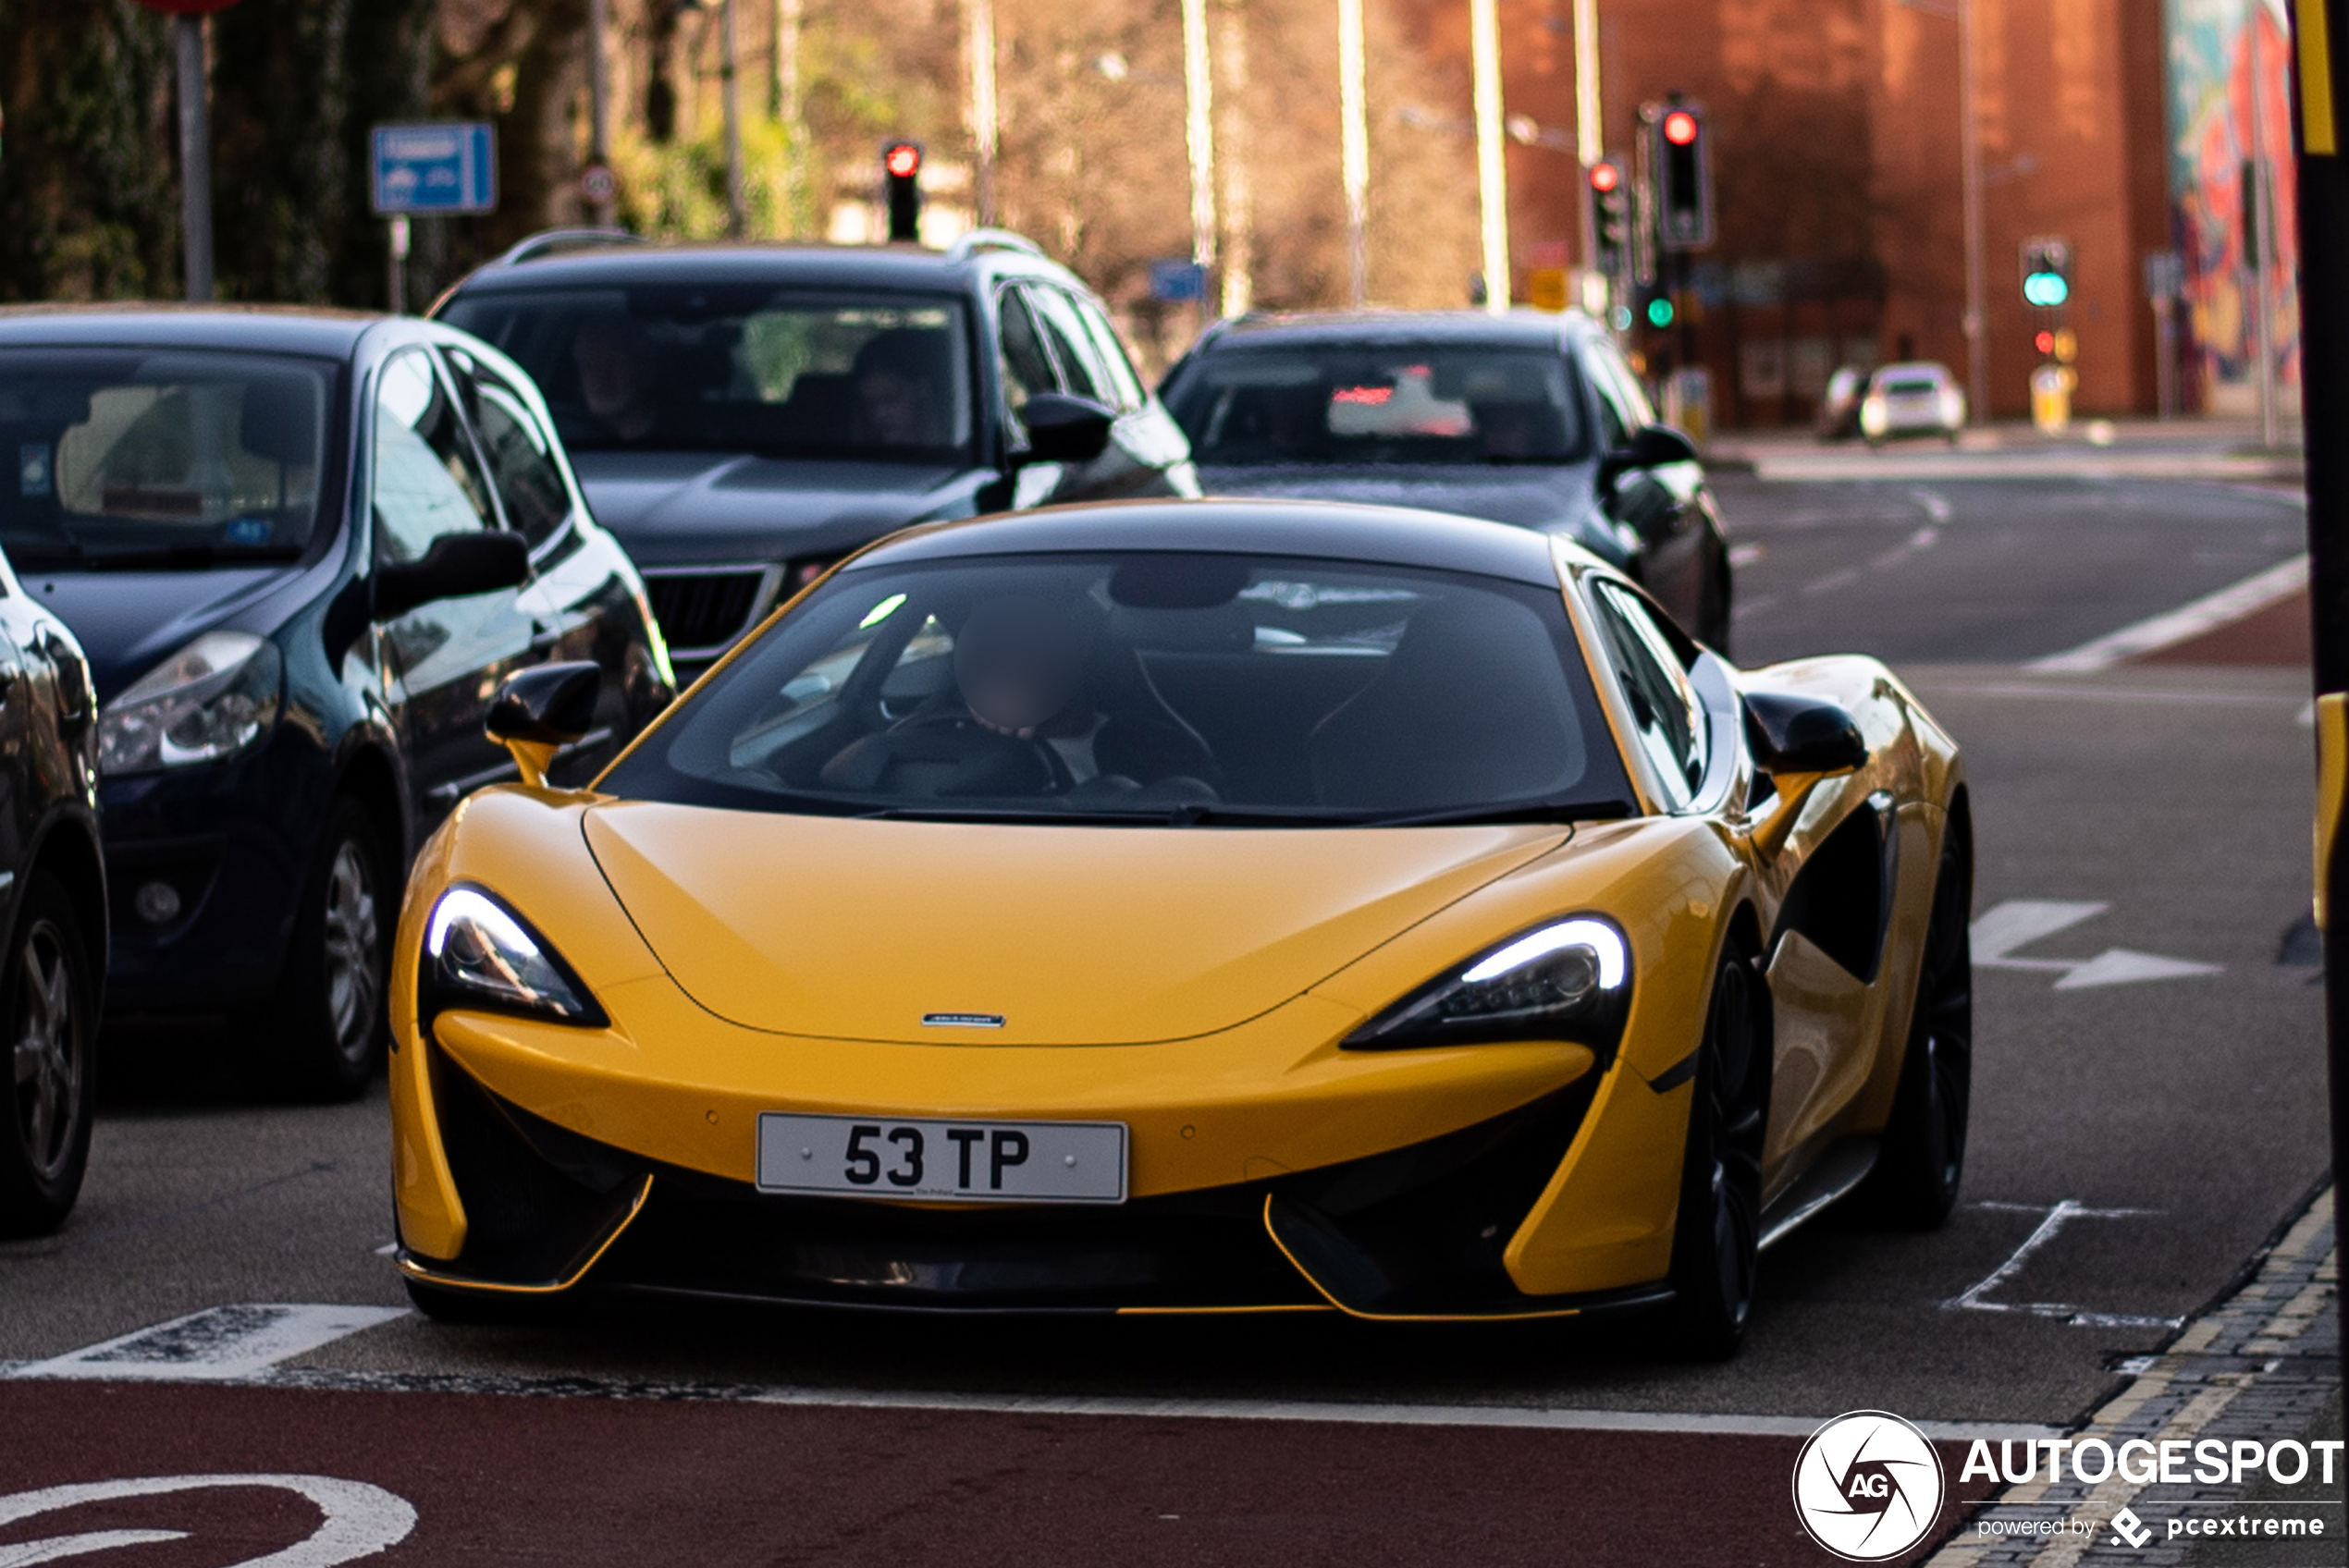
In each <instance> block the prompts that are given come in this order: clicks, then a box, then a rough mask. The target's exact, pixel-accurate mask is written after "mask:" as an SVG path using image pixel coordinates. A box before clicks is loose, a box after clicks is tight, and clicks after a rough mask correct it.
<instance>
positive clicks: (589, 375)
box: [571, 323, 646, 419]
mask: <svg viewBox="0 0 2349 1568" xmlns="http://www.w3.org/2000/svg"><path fill="white" fill-rule="evenodd" d="M571 351H572V361H573V362H574V363H575V364H576V365H577V366H578V367H579V396H580V400H581V401H583V402H584V403H585V404H586V405H587V411H588V412H590V413H592V414H594V415H595V416H596V418H598V419H612V418H615V417H617V416H619V415H621V414H624V413H627V412H628V411H630V410H633V409H634V408H635V407H636V405H637V404H638V402H639V401H641V400H642V398H643V396H644V391H645V379H646V377H645V364H644V348H643V345H642V344H640V343H639V342H637V340H636V338H635V336H634V335H633V333H631V332H629V331H628V330H627V329H626V328H624V327H621V326H618V325H598V324H592V323H591V324H590V325H586V326H584V327H581V328H580V330H579V336H578V337H576V338H574V339H573V340H572V349H571Z"/></svg>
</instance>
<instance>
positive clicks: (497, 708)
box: [488, 661, 604, 746]
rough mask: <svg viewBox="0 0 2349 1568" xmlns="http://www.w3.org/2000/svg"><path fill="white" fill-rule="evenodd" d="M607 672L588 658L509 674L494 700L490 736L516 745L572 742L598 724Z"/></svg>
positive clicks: (491, 711)
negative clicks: (587, 659)
mask: <svg viewBox="0 0 2349 1568" xmlns="http://www.w3.org/2000/svg"><path fill="white" fill-rule="evenodd" d="M603 691H604V672H603V669H602V668H601V667H600V666H597V665H594V664H589V663H585V662H584V661H583V662H578V663H571V664H542V665H538V666H536V667H535V668H530V669H525V670H522V671H519V672H518V673H516V674H513V675H510V676H508V677H506V681H505V684H504V685H502V686H500V687H498V700H497V701H496V702H494V703H492V704H489V722H488V729H489V738H490V739H491V740H493V741H503V742H504V743H506V744H507V745H512V744H513V743H514V742H515V741H522V742H523V743H525V744H528V745H537V746H567V745H569V744H571V743H572V741H576V740H578V739H579V738H580V737H581V736H583V735H584V734H586V733H587V731H589V730H590V729H594V728H595V727H596V699H597V698H599V697H601V696H602V695H603Z"/></svg>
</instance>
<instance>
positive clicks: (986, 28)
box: [792, 0, 996, 228]
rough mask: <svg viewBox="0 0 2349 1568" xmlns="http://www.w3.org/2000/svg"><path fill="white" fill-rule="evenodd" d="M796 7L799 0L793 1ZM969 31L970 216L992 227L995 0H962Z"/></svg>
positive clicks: (993, 218) (983, 225)
mask: <svg viewBox="0 0 2349 1568" xmlns="http://www.w3.org/2000/svg"><path fill="white" fill-rule="evenodd" d="M792 4H793V6H794V7H796V6H797V4H798V0H792ZM964 22H965V28H966V29H967V31H969V33H970V53H971V57H970V67H971V90H970V131H971V215H972V217H973V219H974V220H975V221H976V222H977V223H978V227H981V228H992V227H995V122H996V108H995V0H964Z"/></svg>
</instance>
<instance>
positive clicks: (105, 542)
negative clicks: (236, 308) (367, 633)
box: [0, 349, 338, 567]
mask: <svg viewBox="0 0 2349 1568" xmlns="http://www.w3.org/2000/svg"><path fill="white" fill-rule="evenodd" d="M337 374H338V366H336V365H333V364H330V363H326V362H324V361H314V360H301V359H292V358H287V357H282V356H277V355H265V354H230V353H212V352H208V351H202V350H186V349H0V452H6V454H8V455H9V457H10V458H12V459H14V461H15V464H16V482H15V483H14V484H6V485H0V545H6V548H7V551H8V553H9V555H10V557H12V558H14V559H15V560H16V561H17V562H18V564H19V565H23V566H31V567H58V566H72V565H74V564H75V563H76V562H78V561H101V562H102V561H104V560H106V559H108V558H114V559H119V560H130V559H133V558H136V557H143V556H147V555H150V554H155V553H158V552H160V553H164V554H166V555H176V556H177V557H178V558H179V559H181V560H183V561H186V562H187V563H189V564H201V563H202V562H203V560H205V559H207V558H210V557H212V556H214V555H220V556H230V557H239V556H243V557H253V556H258V557H269V556H286V557H291V556H298V555H299V554H301V548H302V546H303V545H306V544H307V543H309V540H310V535H311V533H312V531H313V530H314V528H315V527H316V526H317V520H318V489H319V471H320V468H321V466H322V464H323V463H324V461H325V441H326V409H327V405H328V400H329V398H331V396H332V394H333V389H334V386H335V377H336V375H337Z"/></svg>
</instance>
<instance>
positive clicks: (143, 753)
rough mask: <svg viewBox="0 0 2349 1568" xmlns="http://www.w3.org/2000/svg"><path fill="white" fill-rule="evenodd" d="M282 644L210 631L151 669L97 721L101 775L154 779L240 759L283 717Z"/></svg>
mask: <svg viewBox="0 0 2349 1568" xmlns="http://www.w3.org/2000/svg"><path fill="white" fill-rule="evenodd" d="M283 673H284V665H283V661H282V660H281V659H280V658H279V656H278V654H277V644H276V643H272V642H270V641H269V640H268V639H267V638H265V637H256V636H254V635H253V634H252V632H250V631H207V632H205V633H204V634H203V636H201V637H198V638H197V639H196V640H195V641H194V642H192V643H189V644H188V645H187V646H186V647H184V648H181V649H180V650H179V651H178V653H176V654H174V655H171V656H170V657H169V658H167V659H166V660H164V661H163V663H161V664H159V665H157V666H155V668H153V669H151V670H149V671H147V673H146V674H144V675H142V676H141V677H140V678H139V679H138V680H135V681H133V682H131V684H130V685H129V688H128V689H127V690H125V691H124V692H123V693H122V694H121V695H120V696H118V697H117V698H116V699H115V700H114V701H113V702H111V703H108V704H106V708H105V712H104V713H103V714H101V715H100V716H99V717H98V771H99V772H100V773H103V774H117V775H118V774H125V773H152V772H154V771H155V770H157V769H159V768H167V767H186V766H191V765H192V764H195V763H203V762H218V761H220V760H221V759H222V758H224V757H232V756H235V755H236V754H237V753H239V752H241V751H243V750H244V749H245V748H246V747H248V746H250V745H252V743H253V741H256V740H258V739H259V738H260V736H261V732H262V731H263V730H264V729H268V728H269V725H270V722H271V721H272V720H273V719H275V718H276V717H277V695H278V686H279V682H280V680H282V677H283Z"/></svg>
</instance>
